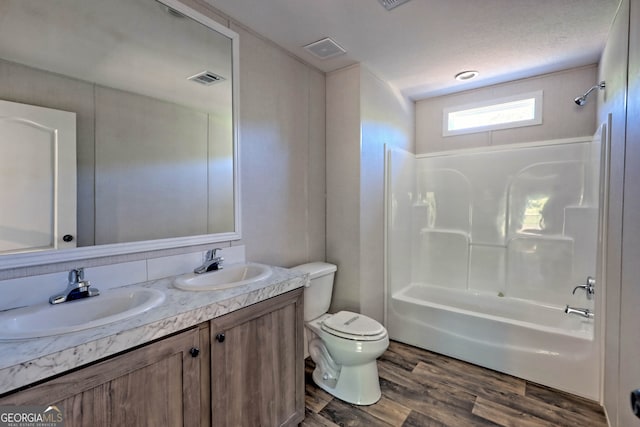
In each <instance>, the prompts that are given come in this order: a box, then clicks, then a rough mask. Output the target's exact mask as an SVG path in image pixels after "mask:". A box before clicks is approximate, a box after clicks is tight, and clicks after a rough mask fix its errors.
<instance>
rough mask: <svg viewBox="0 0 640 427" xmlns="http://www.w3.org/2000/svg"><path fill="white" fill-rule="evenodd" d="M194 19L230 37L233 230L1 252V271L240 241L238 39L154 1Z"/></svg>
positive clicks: (200, 18)
mask: <svg viewBox="0 0 640 427" xmlns="http://www.w3.org/2000/svg"><path fill="white" fill-rule="evenodd" d="M157 1H158V2H159V3H161V4H164V5H165V6H168V7H170V8H172V9H175V10H176V11H178V12H180V13H182V14H184V15H185V16H187V17H189V18H191V19H193V20H194V21H196V22H198V23H200V24H202V25H204V26H206V27H208V28H210V29H211V30H213V31H216V32H218V33H220V34H222V35H223V36H226V37H227V38H229V39H230V40H231V56H232V58H231V64H232V67H233V69H232V78H233V82H232V87H231V92H232V102H233V105H232V116H233V117H232V121H233V123H232V125H233V208H234V215H233V216H234V218H233V219H234V228H235V230H234V231H230V232H225V233H217V234H203V235H196V236H186V237H172V238H167V239H157V240H146V241H138V242H128V243H111V244H105V245H95V246H83V247H77V248H70V249H53V250H44V251H37V252H25V253H16V254H6V255H0V270H8V269H12V268H20V267H29V266H36V265H44V264H55V263H60V262H70V261H76V260H84V259H90V258H101V257H107V256H115V255H126V254H132V253H137V252H147V251H156V250H162V249H171V248H178V247H186V246H196V245H203V244H210V243H220V242H228V241H232V240H240V239H241V238H242V234H241V217H242V215H241V207H240V173H239V168H240V163H239V160H240V156H239V155H238V153H239V150H240V140H239V135H240V133H239V131H238V113H239V106H238V101H239V98H240V97H239V94H240V91H239V89H238V87H239V76H240V72H239V69H238V66H239V62H240V61H239V38H238V34H237V33H236V32H234V31H232V30H230V29H229V28H227V27H225V26H223V25H222V24H220V23H218V22H216V21H214V20H213V19H212V18H209V17H208V16H206V15H204V14H202V13H200V12H198V11H196V10H194V9H192V8H191V7H189V6H187V5H185V4H183V3H181V2H180V1H178V0H157Z"/></svg>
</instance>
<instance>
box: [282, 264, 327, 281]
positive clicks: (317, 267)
mask: <svg viewBox="0 0 640 427" xmlns="http://www.w3.org/2000/svg"><path fill="white" fill-rule="evenodd" d="M293 269H294V270H299V271H303V272H305V273H309V279H315V278H318V277H322V276H326V275H327V274H330V273H335V271H336V270H337V269H338V267H336V266H335V265H334V264H329V263H328V262H310V263H307V264H302V265H299V266H297V267H293Z"/></svg>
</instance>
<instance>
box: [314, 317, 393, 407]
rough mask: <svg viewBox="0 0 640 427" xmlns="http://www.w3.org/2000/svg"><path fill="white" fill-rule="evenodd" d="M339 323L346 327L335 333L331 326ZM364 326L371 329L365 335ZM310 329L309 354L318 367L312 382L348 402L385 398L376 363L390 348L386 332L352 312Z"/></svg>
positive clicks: (366, 402) (322, 320)
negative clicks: (382, 396) (353, 328)
mask: <svg viewBox="0 0 640 427" xmlns="http://www.w3.org/2000/svg"><path fill="white" fill-rule="evenodd" d="M352 319H355V320H352ZM349 321H351V324H347V322H349ZM336 323H338V324H339V325H341V326H342V327H341V328H339V329H334V328H333V327H332V326H331V325H333V324H336ZM363 324H366V325H367V326H368V327H369V328H368V329H366V330H364V331H363V328H362V325H363ZM350 326H355V327H356V328H357V327H358V326H360V330H357V329H356V330H355V331H353V330H352V329H351V328H350ZM306 327H307V328H308V331H309V333H308V343H309V354H310V356H311V358H312V359H313V361H314V362H315V364H316V367H315V369H314V371H313V375H312V378H313V381H314V382H315V383H316V384H317V385H318V387H320V388H321V389H323V390H324V391H326V392H327V393H329V394H331V395H333V396H335V397H337V398H338V399H341V400H344V401H345V402H349V403H353V404H356V405H372V404H374V403H376V402H377V401H378V400H379V399H380V396H381V392H380V380H379V378H378V365H377V362H376V359H377V358H378V357H380V355H382V353H384V352H385V350H386V349H387V347H389V337H388V334H387V331H386V329H385V328H384V327H383V326H382V325H380V324H379V323H378V322H376V321H375V320H373V319H371V318H368V317H366V316H363V315H361V314H358V313H352V312H348V311H341V312H338V313H336V314H334V315H332V314H325V315H323V316H321V317H319V318H317V319H314V320H312V321H310V322H308V323H307V324H306ZM363 332H365V333H366V334H363Z"/></svg>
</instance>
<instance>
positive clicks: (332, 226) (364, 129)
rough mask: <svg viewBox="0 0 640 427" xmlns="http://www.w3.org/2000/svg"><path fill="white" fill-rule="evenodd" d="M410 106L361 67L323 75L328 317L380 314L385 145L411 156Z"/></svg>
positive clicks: (382, 310) (379, 315) (382, 270)
mask: <svg viewBox="0 0 640 427" xmlns="http://www.w3.org/2000/svg"><path fill="white" fill-rule="evenodd" d="M413 114H414V112H413V104H412V103H411V102H409V101H407V100H405V99H403V98H402V97H401V96H399V95H398V94H397V93H396V92H395V91H393V90H392V89H391V88H390V87H389V86H388V85H387V84H386V83H384V82H383V81H381V80H380V79H378V78H377V77H376V76H375V75H373V74H372V73H371V72H370V71H368V70H367V69H366V68H365V67H363V66H362V65H355V66H351V67H347V68H345V69H341V70H338V71H335V72H332V73H329V74H328V75H327V260H328V261H329V262H333V263H335V264H337V265H338V273H337V274H336V283H335V287H334V295H333V302H332V306H331V310H332V311H338V310H344V309H346V310H354V311H358V312H362V313H363V314H365V315H368V316H371V317H373V318H374V319H376V320H379V321H382V320H383V316H384V308H383V307H384V295H383V284H384V280H383V278H384V276H383V275H384V253H383V251H384V224H383V219H384V214H383V212H384V200H383V198H384V145H385V144H388V145H390V146H395V147H399V148H402V149H405V150H411V151H413Z"/></svg>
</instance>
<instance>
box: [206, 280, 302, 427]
mask: <svg viewBox="0 0 640 427" xmlns="http://www.w3.org/2000/svg"><path fill="white" fill-rule="evenodd" d="M302 292H303V288H299V289H296V290H294V291H290V292H287V293H285V294H282V295H279V296H277V297H274V298H271V299H269V300H267V301H264V302H261V303H257V304H254V305H251V306H248V307H245V308H243V309H240V310H238V311H235V312H232V313H230V314H227V315H224V316H221V317H218V318H216V319H213V320H211V322H210V333H211V337H210V340H211V421H212V422H211V425H213V426H233V427H236V426H251V427H254V426H288V425H298V424H299V423H301V422H302V421H303V419H304V356H303V351H304V348H303V339H304V337H303V333H304V332H303V331H304V330H303V327H304V326H303V321H304V317H303V299H302V298H303V296H302Z"/></svg>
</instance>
